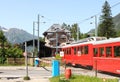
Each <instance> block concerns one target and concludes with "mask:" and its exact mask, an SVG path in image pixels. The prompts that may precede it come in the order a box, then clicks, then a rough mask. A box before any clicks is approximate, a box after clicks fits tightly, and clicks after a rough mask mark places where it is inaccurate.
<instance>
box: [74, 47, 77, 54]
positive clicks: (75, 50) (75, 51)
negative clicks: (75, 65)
mask: <svg viewBox="0 0 120 82" xmlns="http://www.w3.org/2000/svg"><path fill="white" fill-rule="evenodd" d="M76 53H77V48H76V47H75V48H74V55H76Z"/></svg>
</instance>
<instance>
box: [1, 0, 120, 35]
mask: <svg viewBox="0 0 120 82" xmlns="http://www.w3.org/2000/svg"><path fill="white" fill-rule="evenodd" d="M107 1H108V2H109V4H110V6H111V11H112V16H116V15H117V14H119V13H120V1H119V0H107ZM104 2H105V0H0V26H2V27H5V28H8V29H9V28H19V29H22V30H25V31H27V32H28V33H31V34H32V33H33V21H35V22H36V24H35V29H36V31H35V33H36V35H37V16H38V14H39V15H40V27H39V29H40V33H39V34H40V36H43V33H44V32H45V31H47V29H49V28H50V26H52V25H53V24H60V25H61V24H63V23H66V24H67V25H72V24H74V23H78V25H79V28H80V31H81V32H82V33H86V32H88V31H89V30H90V29H93V28H95V18H91V16H94V15H96V14H97V15H96V16H97V22H99V16H100V15H101V10H102V6H103V4H104ZM117 3H118V4H117ZM115 4H117V5H115ZM114 5H115V6H114ZM112 6H114V7H112ZM98 13H99V14H98ZM42 16H44V17H42ZM44 22H46V23H44ZM91 23H92V24H91Z"/></svg>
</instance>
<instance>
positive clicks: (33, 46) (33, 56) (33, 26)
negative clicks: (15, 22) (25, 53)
mask: <svg viewBox="0 0 120 82" xmlns="http://www.w3.org/2000/svg"><path fill="white" fill-rule="evenodd" d="M34 36H35V22H33V66H34V55H35V37H34Z"/></svg>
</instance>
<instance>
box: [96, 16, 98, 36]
mask: <svg viewBox="0 0 120 82" xmlns="http://www.w3.org/2000/svg"><path fill="white" fill-rule="evenodd" d="M97 36H98V33H97V16H96V15H95V37H97Z"/></svg>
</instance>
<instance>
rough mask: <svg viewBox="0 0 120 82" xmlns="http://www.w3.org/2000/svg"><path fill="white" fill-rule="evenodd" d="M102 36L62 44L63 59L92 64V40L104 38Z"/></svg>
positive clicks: (76, 63)
mask: <svg viewBox="0 0 120 82" xmlns="http://www.w3.org/2000/svg"><path fill="white" fill-rule="evenodd" d="M104 39H106V38H104V37H102V38H101V37H97V38H95V37H89V38H86V39H82V40H80V41H77V42H73V43H71V44H69V45H66V46H63V47H62V51H63V52H64V57H63V60H64V61H65V62H66V63H67V64H68V63H69V64H72V65H74V66H75V65H82V66H89V67H91V66H93V43H94V41H98V40H104Z"/></svg>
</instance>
